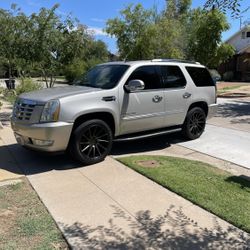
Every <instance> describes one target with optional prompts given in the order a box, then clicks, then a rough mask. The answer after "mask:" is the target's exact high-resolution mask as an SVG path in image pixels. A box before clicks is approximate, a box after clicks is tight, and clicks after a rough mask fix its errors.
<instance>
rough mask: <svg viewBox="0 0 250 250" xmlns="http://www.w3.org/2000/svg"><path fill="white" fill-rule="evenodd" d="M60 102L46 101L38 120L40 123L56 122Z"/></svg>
mask: <svg viewBox="0 0 250 250" xmlns="http://www.w3.org/2000/svg"><path fill="white" fill-rule="evenodd" d="M59 111H60V102H59V100H51V101H48V102H47V103H46V104H45V106H44V108H43V112H42V115H41V118H40V122H56V121H58V118H59Z"/></svg>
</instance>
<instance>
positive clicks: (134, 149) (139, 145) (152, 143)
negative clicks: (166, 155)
mask: <svg viewBox="0 0 250 250" xmlns="http://www.w3.org/2000/svg"><path fill="white" fill-rule="evenodd" d="M184 141H185V140H184V138H183V136H182V135H181V133H173V134H168V135H161V136H155V137H152V138H148V139H141V140H135V141H124V142H115V143H114V146H113V148H112V151H111V154H112V155H114V156H119V155H124V154H134V153H144V152H145V153H146V152H151V151H158V150H162V149H166V148H169V147H171V144H176V143H180V142H184Z"/></svg>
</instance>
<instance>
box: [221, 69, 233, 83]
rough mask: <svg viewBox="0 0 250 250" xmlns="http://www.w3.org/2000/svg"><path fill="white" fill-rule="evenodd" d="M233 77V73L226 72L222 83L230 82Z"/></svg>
mask: <svg viewBox="0 0 250 250" xmlns="http://www.w3.org/2000/svg"><path fill="white" fill-rule="evenodd" d="M233 77H234V73H233V71H227V72H225V73H224V74H223V80H224V81H232V80H233Z"/></svg>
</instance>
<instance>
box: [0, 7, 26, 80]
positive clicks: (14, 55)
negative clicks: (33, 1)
mask: <svg viewBox="0 0 250 250" xmlns="http://www.w3.org/2000/svg"><path fill="white" fill-rule="evenodd" d="M27 23H28V19H27V17H26V16H25V15H24V14H23V13H22V12H20V9H18V8H17V6H16V5H15V4H12V6H11V10H9V11H8V10H3V9H0V58H1V63H2V65H4V64H5V65H7V67H8V75H9V78H10V77H12V74H13V71H14V70H15V69H17V68H18V66H19V65H21V61H20V60H19V55H20V54H24V51H25V46H26V45H27V44H25V43H23V34H25V30H26V28H27V25H28V24H27Z"/></svg>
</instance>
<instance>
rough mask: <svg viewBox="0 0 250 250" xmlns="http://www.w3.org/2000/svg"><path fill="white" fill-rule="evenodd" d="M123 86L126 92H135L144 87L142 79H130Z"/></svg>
mask: <svg viewBox="0 0 250 250" xmlns="http://www.w3.org/2000/svg"><path fill="white" fill-rule="evenodd" d="M124 87H125V89H126V90H127V91H128V92H135V91H138V90H143V89H144V88H145V84H144V82H143V81H142V80H131V81H129V82H128V84H127V85H125V86H124Z"/></svg>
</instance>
